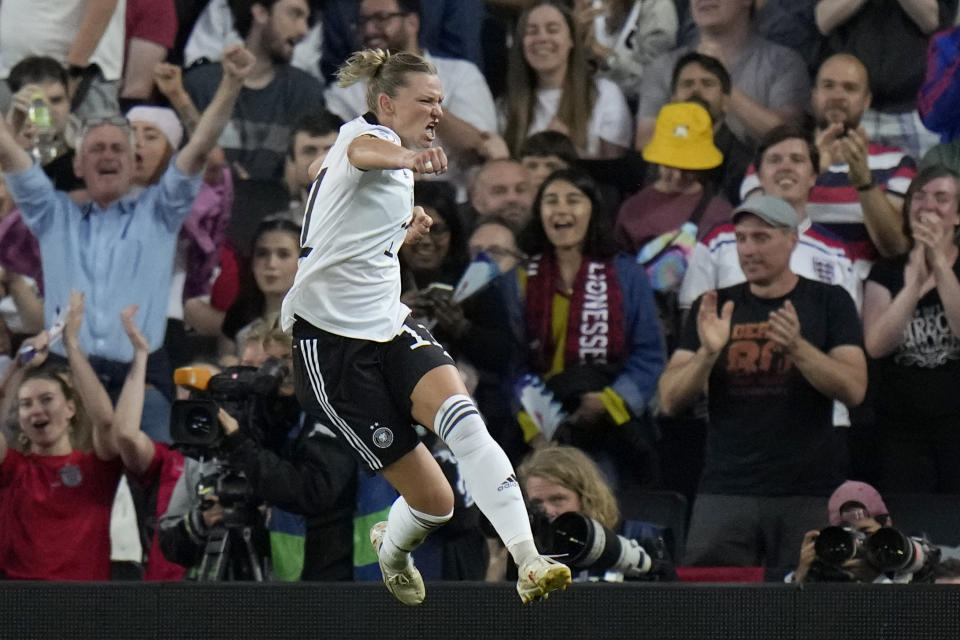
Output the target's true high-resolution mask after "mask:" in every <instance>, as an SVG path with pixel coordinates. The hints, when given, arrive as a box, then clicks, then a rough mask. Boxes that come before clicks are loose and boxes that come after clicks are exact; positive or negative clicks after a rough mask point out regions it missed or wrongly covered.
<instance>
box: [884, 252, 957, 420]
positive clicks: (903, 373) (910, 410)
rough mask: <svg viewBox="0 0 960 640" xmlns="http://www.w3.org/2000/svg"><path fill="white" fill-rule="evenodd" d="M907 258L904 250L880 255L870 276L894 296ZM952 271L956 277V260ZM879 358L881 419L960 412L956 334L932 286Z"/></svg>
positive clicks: (912, 417)
mask: <svg viewBox="0 0 960 640" xmlns="http://www.w3.org/2000/svg"><path fill="white" fill-rule="evenodd" d="M906 261H907V256H900V257H897V258H890V259H888V260H882V261H880V262H878V263H876V264H875V265H874V266H873V269H872V270H871V271H870V277H869V279H870V280H873V281H874V282H876V283H877V284H879V285H881V286H882V287H884V288H886V289H887V290H888V291H889V292H890V297H891V298H893V297H896V295H897V293H899V292H900V290H901V289H903V269H904V266H905V265H906ZM953 272H954V273H956V274H958V277H960V260H958V261H957V262H956V263H954V265H953ZM879 364H880V366H879V371H880V379H879V381H878V382H877V385H878V386H877V399H878V400H877V401H878V403H879V404H878V412H877V415H878V419H879V420H880V421H881V423H891V422H896V423H899V422H903V421H907V422H915V421H916V420H918V419H923V418H938V417H943V416H947V415H951V414H960V338H958V337H957V336H956V335H954V333H953V331H951V330H950V324H949V323H948V322H947V316H946V314H945V313H944V310H943V302H941V300H940V294H939V293H938V292H937V288H936V287H934V288H933V289H931V290H930V291H929V292H928V293H927V294H926V295H925V296H923V298H921V299H920V301H919V302H918V303H917V307H916V309H914V311H913V317H912V318H911V319H910V321H909V322H908V323H907V326H906V328H905V329H904V331H903V341H902V342H901V343H900V345H899V346H898V347H897V348H896V350H895V351H894V352H893V353H891V354H890V355H888V356H886V357H884V358H882V359H880V360H879Z"/></svg>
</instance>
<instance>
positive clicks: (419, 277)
mask: <svg viewBox="0 0 960 640" xmlns="http://www.w3.org/2000/svg"><path fill="white" fill-rule="evenodd" d="M413 202H414V204H416V205H419V206H421V207H424V208H426V207H430V208H431V209H434V210H435V211H436V212H437V213H438V214H440V216H441V217H442V218H443V222H444V224H446V225H447V229H449V230H450V242H449V245H448V247H449V248H448V249H447V255H446V256H445V257H444V259H443V262H442V263H441V265H440V267H439V268H438V269H437V270H436V271H431V272H430V273H415V272H413V270H411V269H410V268H409V267H408V266H407V265H405V264H404V261H403V253H401V254H400V255H401V259H400V266H401V268H403V269H404V271H407V272H408V273H409V274H410V275H412V276H413V279H414V282H415V283H416V285H417V287H418V288H420V287H425V286H427V285H428V284H430V283H431V282H445V283H447V284H456V282H457V280H459V278H460V275H461V274H462V273H463V270H464V269H465V268H466V267H467V263H468V262H469V261H470V255H469V252H468V251H467V236H466V233H465V232H464V229H463V224H462V223H461V222H460V215H459V213H458V212H457V199H456V194H455V192H454V190H453V186H452V185H451V184H450V183H448V182H443V181H440V180H421V181H419V182H417V183H415V184H414V186H413Z"/></svg>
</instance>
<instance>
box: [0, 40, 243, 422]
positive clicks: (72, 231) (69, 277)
mask: <svg viewBox="0 0 960 640" xmlns="http://www.w3.org/2000/svg"><path fill="white" fill-rule="evenodd" d="M253 64H254V57H253V55H252V54H251V53H250V52H249V51H247V50H246V49H244V48H243V47H242V46H240V45H232V46H231V47H228V48H227V50H226V51H225V52H224V69H225V71H226V72H225V73H224V75H223V79H222V81H221V82H220V86H219V89H218V91H217V94H216V96H215V98H214V100H213V101H212V102H211V103H210V106H209V107H207V109H206V110H205V111H204V113H203V116H202V117H201V119H200V122H199V124H198V125H197V130H196V132H195V133H194V135H193V137H192V138H191V139H190V141H189V142H188V143H187V145H186V146H185V147H184V148H183V150H182V151H181V152H180V153H179V154H177V156H176V157H175V158H174V159H173V161H172V162H171V163H170V166H169V167H168V168H167V170H166V172H165V173H164V174H163V176H162V177H161V178H160V181H159V182H158V183H157V184H156V185H153V186H150V187H147V188H146V189H142V190H139V189H136V188H135V187H134V185H133V182H132V179H133V169H134V163H135V159H134V147H133V138H132V131H131V129H130V125H129V123H127V122H126V120H125V119H124V118H121V117H113V118H107V119H98V120H92V121H88V122H86V123H85V125H84V127H83V130H82V133H81V135H80V138H79V139H78V143H77V155H76V157H75V159H74V171H76V173H77V176H78V177H79V178H80V179H81V180H83V182H84V184H85V185H86V190H87V196H88V198H89V201H88V202H85V203H82V204H77V203H75V202H74V201H73V200H71V199H70V197H69V196H68V195H67V194H66V193H64V192H62V191H56V190H55V189H54V188H53V185H52V183H51V182H50V180H49V179H48V178H47V177H46V175H45V174H44V173H43V171H42V169H41V168H40V167H39V166H37V165H35V164H34V163H33V160H32V159H31V157H30V155H29V154H28V153H27V152H26V151H24V150H23V149H22V148H21V147H20V146H19V145H18V144H17V142H16V139H15V138H14V137H13V136H12V135H11V133H10V130H9V129H8V128H7V126H6V124H3V125H0V170H2V171H3V172H4V177H5V178H6V181H7V187H8V188H9V190H10V193H11V194H12V195H13V199H14V201H15V202H16V203H17V205H18V206H19V207H20V209H21V211H22V214H23V220H24V222H25V223H26V224H27V226H28V227H29V228H30V230H31V232H32V233H33V234H34V235H35V236H36V237H37V240H38V241H39V243H40V253H41V258H42V262H43V276H44V290H45V301H44V316H45V323H46V325H47V326H48V327H49V326H52V324H53V322H54V319H55V317H56V315H57V312H58V309H65V308H66V307H67V304H68V301H69V299H70V291H71V289H76V290H78V291H82V292H83V293H84V294H85V295H86V300H87V307H86V308H87V315H86V318H85V321H84V323H83V326H82V329H81V331H80V336H79V346H80V348H81V349H82V350H83V351H84V352H86V353H87V354H88V355H89V356H90V360H91V363H92V364H93V365H94V368H95V369H96V370H97V373H98V375H100V376H101V378H103V379H105V381H106V382H107V388H108V390H110V391H111V392H113V393H114V394H116V393H118V392H119V389H120V387H121V386H122V384H123V379H124V378H125V377H126V370H127V368H128V366H127V365H128V363H129V362H130V360H131V359H132V357H133V351H132V348H131V346H130V343H129V341H128V340H125V339H124V336H125V333H124V329H123V326H122V324H121V321H120V311H121V310H122V309H123V308H124V307H125V306H127V305H130V304H136V305H138V306H139V308H140V312H139V313H138V314H137V316H138V324H139V328H140V330H141V331H142V332H143V334H144V335H145V336H146V337H147V340H148V341H149V343H150V348H151V352H152V355H156V354H157V351H158V350H159V349H160V347H161V346H162V344H163V335H164V330H165V321H166V308H167V299H168V297H169V293H170V276H171V273H172V271H173V259H174V252H175V249H176V240H177V234H178V233H179V231H180V226H181V224H182V223H183V220H184V219H185V218H186V217H187V214H189V213H190V209H191V207H192V206H193V200H194V198H195V197H196V195H197V192H198V190H199V188H200V182H201V173H200V172H201V170H202V169H203V166H204V163H205V160H206V156H207V154H208V153H209V152H210V151H211V150H212V149H213V147H214V145H215V144H216V141H217V138H218V137H219V135H220V132H221V131H222V130H223V128H224V126H225V125H226V123H227V120H228V119H229V117H230V113H231V111H232V110H233V105H234V103H235V102H236V99H237V96H238V95H239V93H240V89H241V87H242V86H243V79H244V78H245V77H246V75H247V74H248V73H249V72H250V69H251V68H252V67H253ZM58 348H59V349H60V353H59V355H63V348H62V347H58ZM160 355H161V357H160V358H158V357H153V358H152V359H153V360H154V362H153V363H152V365H153V366H151V367H149V369H150V371H149V373H148V382H149V383H151V384H152V385H154V386H155V387H160V388H169V386H170V379H171V376H170V372H169V370H168V367H166V366H164V365H165V364H166V363H165V362H164V361H163V359H162V352H160ZM148 395H150V396H153V397H152V398H148V401H147V404H146V407H147V411H145V412H144V414H145V416H150V417H154V418H155V417H156V410H160V411H161V413H166V410H168V404H167V402H166V400H164V399H163V398H162V397H160V392H159V391H157V389H155V388H154V389H150V390H148ZM151 409H152V410H151ZM144 431H147V432H148V435H150V436H151V437H152V438H153V439H155V440H160V441H165V440H168V434H167V424H166V421H165V420H157V419H152V420H149V421H148V422H147V423H146V424H144Z"/></svg>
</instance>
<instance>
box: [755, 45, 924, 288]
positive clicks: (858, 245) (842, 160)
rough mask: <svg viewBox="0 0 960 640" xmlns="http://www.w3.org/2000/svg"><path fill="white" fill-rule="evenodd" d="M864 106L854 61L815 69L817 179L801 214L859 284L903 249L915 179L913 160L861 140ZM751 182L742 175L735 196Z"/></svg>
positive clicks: (842, 57)
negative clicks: (841, 246) (851, 263)
mask: <svg viewBox="0 0 960 640" xmlns="http://www.w3.org/2000/svg"><path fill="white" fill-rule="evenodd" d="M870 101H871V94H870V85H869V82H868V76H867V70H866V68H865V67H864V66H863V64H861V63H860V61H859V60H857V58H855V57H853V56H851V55H849V54H842V53H841V54H837V55H834V56H831V57H830V58H827V59H826V60H825V61H824V62H823V64H822V65H820V69H819V71H818V72H817V78H816V82H815V84H814V89H813V94H812V98H811V107H812V110H813V115H814V118H815V119H816V141H817V149H818V150H819V152H820V174H819V175H818V176H817V181H816V184H815V185H814V188H813V191H811V193H810V197H809V202H808V204H807V213H808V215H809V216H810V219H811V220H813V221H814V222H818V223H820V224H823V225H824V226H825V227H827V228H828V229H829V230H830V231H831V232H833V233H834V234H836V235H838V236H839V237H840V238H841V239H843V241H844V242H845V243H846V245H847V247H848V248H849V249H850V253H851V255H852V256H853V258H854V260H855V262H856V265H855V266H856V269H857V274H858V276H859V277H860V278H861V279H863V278H866V276H867V273H868V272H869V269H870V265H871V264H872V262H873V261H874V260H876V259H877V258H878V257H880V256H894V255H899V254H900V253H903V252H904V251H905V250H906V248H907V240H906V237H905V236H904V235H903V218H902V216H901V214H900V210H901V208H902V206H903V194H905V193H906V191H907V187H908V186H909V185H910V181H911V180H912V179H913V176H914V174H915V173H916V165H915V163H914V161H913V159H912V158H910V157H909V156H907V155H905V154H904V153H903V152H902V151H900V150H899V149H894V148H891V147H882V146H880V145H877V144H874V143H872V142H870V141H869V140H868V139H867V134H866V132H865V131H864V129H863V127H862V126H861V124H860V119H861V117H862V116H863V113H864V111H866V110H867V109H868V108H869V107H870ZM759 182H760V181H759V179H758V177H757V175H756V174H754V173H753V170H752V169H751V170H749V171H748V173H747V178H746V179H745V180H744V181H743V185H742V186H741V195H743V196H746V195H747V194H749V193H750V192H751V191H753V190H754V189H756V188H758V187H760V184H759Z"/></svg>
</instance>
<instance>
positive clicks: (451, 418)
mask: <svg viewBox="0 0 960 640" xmlns="http://www.w3.org/2000/svg"><path fill="white" fill-rule="evenodd" d="M339 80H340V84H341V85H342V86H347V85H349V84H352V83H354V82H357V81H359V80H365V81H366V83H367V106H368V107H369V109H370V112H369V113H367V114H365V115H364V116H362V117H359V118H356V119H355V120H352V121H350V122H348V123H347V124H345V125H344V126H343V127H342V128H341V129H340V134H339V136H338V138H337V142H336V144H335V145H334V146H333V148H332V149H330V153H329V154H328V155H327V158H326V160H325V161H324V163H323V165H322V167H321V169H320V172H319V173H318V174H317V177H316V180H315V182H314V185H313V187H312V190H311V194H310V200H309V203H308V205H307V211H306V217H305V219H304V225H303V234H302V236H301V242H300V244H301V245H302V247H301V252H300V256H301V261H300V265H299V268H298V270H297V277H296V280H295V281H294V285H293V288H292V289H291V290H290V292H289V293H288V294H287V297H286V298H285V299H284V303H283V309H282V312H281V317H282V323H283V327H284V329H285V330H286V329H289V328H290V327H293V336H294V370H295V376H296V384H297V397H298V398H299V399H300V403H301V405H302V406H303V407H304V409H305V410H307V411H309V412H311V413H313V414H315V415H317V416H322V417H325V418H326V420H328V421H329V422H330V423H332V424H333V426H334V427H336V428H337V429H338V430H339V432H340V434H341V435H342V436H343V438H344V439H345V440H346V441H347V442H348V443H350V445H351V446H352V447H353V449H354V451H355V452H356V454H357V455H358V456H359V457H360V459H362V460H363V462H364V463H365V464H366V465H367V466H368V467H369V468H370V469H372V470H375V471H379V472H381V473H382V474H383V476H384V477H385V478H386V479H387V480H388V481H389V482H390V483H391V484H392V485H393V486H394V487H395V488H396V489H397V491H398V492H399V493H400V497H399V498H397V501H396V502H395V503H394V504H393V506H392V507H391V509H390V514H389V516H388V518H387V520H386V522H380V523H377V524H376V525H374V526H373V528H372V529H371V530H370V541H371V543H372V544H373V547H374V550H375V551H376V552H377V556H378V557H379V560H380V568H381V571H382V572H383V579H384V582H385V583H386V585H387V588H388V589H389V590H390V592H391V593H392V594H393V595H394V596H395V597H396V598H397V599H398V600H400V601H401V602H403V603H404V604H408V605H415V604H419V603H420V602H422V601H423V598H424V586H423V579H422V578H421V577H420V573H419V572H418V571H417V569H416V568H415V567H414V566H413V562H412V560H411V559H410V552H411V551H412V550H413V549H414V548H416V546H417V545H418V544H419V543H420V542H422V541H423V539H424V538H425V537H426V536H427V534H428V533H429V532H430V531H432V530H433V529H435V528H437V527H440V526H441V525H443V523H445V522H446V521H447V520H449V519H450V516H451V515H452V512H453V492H452V490H451V488H450V485H449V483H448V482H447V481H446V479H445V477H444V475H443V473H442V472H441V470H440V467H439V466H438V465H437V463H436V462H435V461H434V459H433V457H432V456H431V455H430V452H429V451H428V450H427V448H426V447H425V446H424V445H422V444H420V442H419V440H418V438H417V435H416V432H415V431H414V429H413V426H412V425H411V421H416V422H418V423H420V424H422V425H424V426H425V427H427V428H428V429H430V430H432V431H433V432H434V433H436V434H437V435H438V436H440V437H441V438H442V439H443V440H444V441H445V442H446V444H447V446H449V447H450V450H451V451H452V452H453V454H454V455H455V456H456V457H457V460H458V461H459V464H460V471H461V473H462V474H463V477H464V479H465V480H466V483H467V488H468V489H469V491H470V493H471V494H472V495H473V497H474V499H475V500H476V503H477V505H478V506H479V507H480V509H481V511H483V513H484V514H485V515H486V516H487V518H488V519H489V520H490V522H491V523H493V526H494V528H495V529H496V530H497V533H498V534H499V536H500V538H501V539H502V540H503V542H504V544H505V545H506V547H507V549H508V550H509V551H510V553H511V554H512V556H513V558H514V560H515V561H516V563H517V566H518V567H519V575H520V579H519V581H518V582H517V591H518V592H519V593H520V598H521V599H522V600H523V601H524V602H529V601H531V600H534V599H538V598H541V597H546V596H547V594H548V593H549V592H551V591H553V590H555V589H559V588H562V587H565V586H566V585H567V584H568V583H569V582H570V570H569V569H568V568H567V567H565V566H563V565H561V564H559V563H556V562H553V561H552V560H549V559H548V558H545V557H542V556H540V555H539V553H538V552H537V549H536V546H535V545H534V543H533V536H532V535H531V533H530V525H529V521H528V518H527V513H526V509H525V506H524V503H523V496H522V494H521V492H520V487H519V485H518V484H517V480H516V474H515V473H514V470H513V467H512V466H511V464H510V461H509V460H508V459H507V456H506V454H504V452H503V450H502V449H501V448H500V446H499V445H498V444H497V443H496V442H495V441H494V440H493V438H491V437H490V435H489V434H488V433H487V429H486V426H485V425H484V423H483V420H482V419H481V418H480V414H479V413H478V412H477V409H476V407H475V406H474V404H473V401H472V400H471V399H470V397H469V396H468V395H467V391H466V389H465V388H464V385H463V381H462V380H461V378H460V375H459V373H458V372H457V369H456V367H455V366H454V363H453V360H452V359H451V358H450V356H449V355H447V353H446V351H444V348H443V346H441V345H440V344H439V343H438V342H437V341H436V340H435V339H434V338H433V336H432V335H430V332H429V331H427V329H426V328H425V327H424V326H423V325H421V324H415V323H414V322H413V321H412V320H410V319H409V318H408V315H409V313H410V310H409V309H408V308H407V307H406V306H404V305H403V304H401V302H400V266H399V263H398V261H397V253H398V250H399V248H400V245H401V244H403V242H404V241H415V240H416V239H417V238H419V237H420V236H421V235H422V234H425V233H428V231H429V228H430V223H431V220H430V218H429V217H428V216H427V215H426V214H425V213H424V212H423V209H421V208H419V207H418V208H416V209H414V207H413V173H414V172H418V173H443V172H444V171H446V169H447V157H446V155H445V154H444V152H443V149H441V148H439V147H431V144H432V143H433V142H434V140H435V139H436V136H437V126H438V125H439V123H440V118H441V117H442V115H443V109H442V108H441V106H440V103H441V100H442V98H443V87H442V86H441V84H440V80H439V79H438V78H437V75H436V70H435V69H434V68H433V66H432V65H430V64H429V63H428V62H426V61H424V60H423V59H422V58H420V57H419V56H416V55H412V54H408V53H396V54H389V53H384V52H383V51H379V50H377V51H373V50H367V51H361V52H358V53H355V54H354V55H353V56H351V57H350V59H349V60H347V62H346V64H345V65H344V66H343V67H342V68H341V69H340V71H339ZM411 212H412V213H411Z"/></svg>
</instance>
